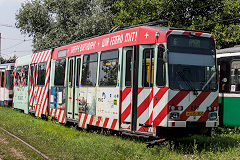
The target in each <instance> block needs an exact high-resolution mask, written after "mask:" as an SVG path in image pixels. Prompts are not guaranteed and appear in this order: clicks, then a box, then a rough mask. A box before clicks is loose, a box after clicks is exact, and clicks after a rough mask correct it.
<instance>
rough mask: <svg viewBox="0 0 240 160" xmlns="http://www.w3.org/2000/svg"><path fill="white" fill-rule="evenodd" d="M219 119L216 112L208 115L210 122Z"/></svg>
mask: <svg viewBox="0 0 240 160" xmlns="http://www.w3.org/2000/svg"><path fill="white" fill-rule="evenodd" d="M217 117H218V114H217V113H216V112H210V113H209V114H208V119H209V120H210V121H213V120H216V119H217Z"/></svg>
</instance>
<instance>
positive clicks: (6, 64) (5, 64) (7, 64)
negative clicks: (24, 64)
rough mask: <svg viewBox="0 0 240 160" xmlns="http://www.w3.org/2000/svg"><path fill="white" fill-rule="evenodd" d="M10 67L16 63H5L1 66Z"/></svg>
mask: <svg viewBox="0 0 240 160" xmlns="http://www.w3.org/2000/svg"><path fill="white" fill-rule="evenodd" d="M10 65H14V63H3V64H0V67H1V66H10Z"/></svg>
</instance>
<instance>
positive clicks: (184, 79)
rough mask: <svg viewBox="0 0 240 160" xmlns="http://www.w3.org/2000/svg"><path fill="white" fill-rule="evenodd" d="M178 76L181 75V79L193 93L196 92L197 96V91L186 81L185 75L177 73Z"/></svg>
mask: <svg viewBox="0 0 240 160" xmlns="http://www.w3.org/2000/svg"><path fill="white" fill-rule="evenodd" d="M176 73H177V75H179V77H180V78H181V79H182V80H183V81H184V83H185V84H186V85H187V86H188V88H189V89H190V90H192V91H194V94H195V95H197V94H198V93H197V90H196V89H195V88H193V86H192V83H191V82H190V81H189V80H188V79H186V77H185V76H184V73H183V72H182V71H179V72H176Z"/></svg>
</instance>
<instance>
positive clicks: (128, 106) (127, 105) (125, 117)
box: [120, 88, 132, 129]
mask: <svg viewBox="0 0 240 160" xmlns="http://www.w3.org/2000/svg"><path fill="white" fill-rule="evenodd" d="M121 95H122V96H121V97H122V99H121V118H120V119H121V122H120V124H121V128H122V129H130V128H131V124H130V123H131V112H132V102H131V101H132V88H123V90H122V91H121ZM124 122H129V123H124Z"/></svg>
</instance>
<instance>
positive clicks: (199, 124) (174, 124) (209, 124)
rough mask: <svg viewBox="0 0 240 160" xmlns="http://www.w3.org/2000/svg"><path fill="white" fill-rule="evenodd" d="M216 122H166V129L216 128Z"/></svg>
mask: <svg viewBox="0 0 240 160" xmlns="http://www.w3.org/2000/svg"><path fill="white" fill-rule="evenodd" d="M217 126H218V121H204V122H198V121H168V127H184V128H185V127H186V128H192V127H199V128H204V127H217Z"/></svg>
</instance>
